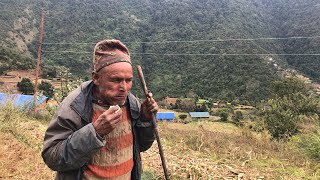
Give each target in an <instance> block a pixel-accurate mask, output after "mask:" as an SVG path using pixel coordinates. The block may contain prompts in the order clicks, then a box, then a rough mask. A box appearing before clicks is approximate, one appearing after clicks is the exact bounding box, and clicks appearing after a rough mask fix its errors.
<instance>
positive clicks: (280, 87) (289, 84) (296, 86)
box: [271, 78, 306, 97]
mask: <svg viewBox="0 0 320 180" xmlns="http://www.w3.org/2000/svg"><path fill="white" fill-rule="evenodd" d="M271 86H272V89H271V90H272V92H273V95H274V96H278V97H284V96H289V95H291V94H295V93H299V92H300V93H305V92H306V85H305V84H304V82H302V81H301V80H299V79H297V78H285V79H283V80H278V81H274V82H272V85H271Z"/></svg>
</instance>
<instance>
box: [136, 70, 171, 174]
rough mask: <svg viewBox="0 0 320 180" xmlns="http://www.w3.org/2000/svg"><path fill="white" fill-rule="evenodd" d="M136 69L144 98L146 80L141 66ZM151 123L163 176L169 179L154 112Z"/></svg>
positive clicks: (146, 90) (146, 92) (146, 91)
mask: <svg viewBox="0 0 320 180" xmlns="http://www.w3.org/2000/svg"><path fill="white" fill-rule="evenodd" d="M137 70H138V74H139V78H140V82H141V86H142V89H143V92H144V94H145V96H146V98H148V93H149V91H148V89H147V85H146V82H145V80H144V76H143V73H142V69H141V66H139V65H138V66H137ZM151 117H152V124H153V128H154V134H155V136H156V139H157V144H158V148H159V154H160V158H161V163H162V167H163V171H164V177H165V178H166V180H169V175H168V169H167V165H166V160H165V158H164V153H163V149H162V145H161V142H160V137H159V132H158V128H157V117H156V115H155V113H152V116H151Z"/></svg>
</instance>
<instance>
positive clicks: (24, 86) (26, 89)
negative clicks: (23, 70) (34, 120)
mask: <svg viewBox="0 0 320 180" xmlns="http://www.w3.org/2000/svg"><path fill="white" fill-rule="evenodd" d="M17 87H18V90H19V91H20V92H21V93H22V94H26V95H30V94H33V90H34V86H33V84H32V82H31V80H30V79H29V78H22V80H21V81H20V82H18V84H17Z"/></svg>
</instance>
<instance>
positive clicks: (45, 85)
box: [38, 81, 54, 98]
mask: <svg viewBox="0 0 320 180" xmlns="http://www.w3.org/2000/svg"><path fill="white" fill-rule="evenodd" d="M38 89H39V90H41V91H43V95H45V96H47V97H49V98H52V97H53V90H54V87H53V86H52V84H50V83H49V82H47V81H42V82H41V83H40V84H39V85H38Z"/></svg>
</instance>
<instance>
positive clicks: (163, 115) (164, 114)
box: [157, 112, 175, 121]
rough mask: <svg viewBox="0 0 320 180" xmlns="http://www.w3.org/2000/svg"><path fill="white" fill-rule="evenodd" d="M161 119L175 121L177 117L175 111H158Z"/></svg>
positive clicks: (158, 117) (158, 116)
mask: <svg viewBox="0 0 320 180" xmlns="http://www.w3.org/2000/svg"><path fill="white" fill-rule="evenodd" d="M157 119H158V120H159V121H173V120H174V119H175V116H174V112H157Z"/></svg>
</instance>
